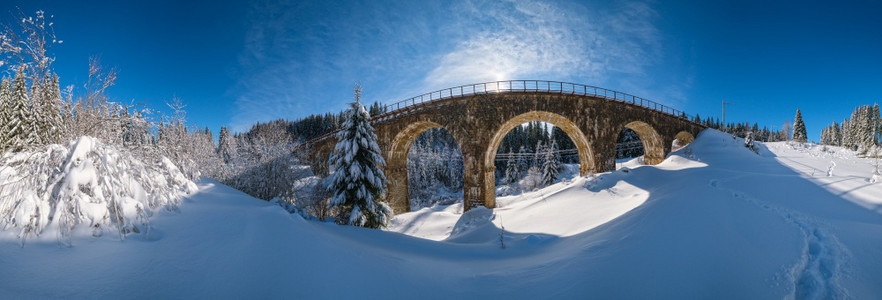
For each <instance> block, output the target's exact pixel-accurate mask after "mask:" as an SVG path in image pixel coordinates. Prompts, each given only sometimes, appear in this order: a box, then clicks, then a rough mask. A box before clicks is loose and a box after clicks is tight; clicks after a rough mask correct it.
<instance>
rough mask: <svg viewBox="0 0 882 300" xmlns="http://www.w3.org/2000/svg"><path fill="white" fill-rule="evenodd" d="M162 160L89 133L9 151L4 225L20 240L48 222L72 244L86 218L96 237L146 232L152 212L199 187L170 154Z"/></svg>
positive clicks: (0, 221)
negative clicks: (61, 142) (42, 148)
mask: <svg viewBox="0 0 882 300" xmlns="http://www.w3.org/2000/svg"><path fill="white" fill-rule="evenodd" d="M157 160H158V161H156V162H147V163H145V162H143V161H141V160H139V159H136V158H135V157H133V156H132V155H131V154H129V153H128V152H125V151H120V150H118V149H116V148H114V147H112V146H107V145H104V144H102V143H101V142H99V141H98V140H97V139H95V138H92V137H85V136H84V137H81V138H79V139H78V140H76V141H74V142H72V143H71V144H70V146H69V147H63V146H61V145H50V146H48V147H47V148H46V149H45V151H23V152H18V153H7V154H6V155H5V156H3V157H2V158H0V228H2V229H5V230H15V231H17V238H18V239H19V240H20V242H21V243H22V245H23V244H24V242H25V240H26V239H27V238H29V237H34V236H39V235H40V234H42V233H43V232H44V231H46V230H47V229H50V228H51V229H53V230H54V231H56V233H57V235H58V239H59V241H61V242H63V243H66V244H68V245H69V244H70V237H71V236H72V234H73V233H74V232H75V230H76V228H77V226H78V225H81V224H82V225H85V227H87V228H89V231H90V233H91V235H92V236H101V235H102V234H103V233H104V232H108V231H112V232H114V233H117V234H118V235H119V238H120V239H124V238H125V236H126V235H127V234H130V233H142V232H147V231H149V230H150V222H149V217H150V216H151V215H152V211H153V210H155V209H160V208H165V209H168V210H176V209H177V207H178V204H180V203H181V198H182V196H184V195H187V194H190V193H193V192H195V191H196V185H195V184H194V183H193V182H192V181H190V180H189V179H187V178H186V177H185V176H184V175H183V174H182V173H181V171H180V170H179V169H178V168H177V167H176V166H175V165H174V164H173V163H172V162H171V161H170V160H168V159H167V158H165V157H161V158H158V159H157Z"/></svg>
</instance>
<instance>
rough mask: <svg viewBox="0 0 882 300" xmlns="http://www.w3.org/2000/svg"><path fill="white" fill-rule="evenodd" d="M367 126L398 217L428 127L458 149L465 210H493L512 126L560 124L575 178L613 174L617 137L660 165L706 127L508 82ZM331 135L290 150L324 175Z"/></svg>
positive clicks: (637, 103)
mask: <svg viewBox="0 0 882 300" xmlns="http://www.w3.org/2000/svg"><path fill="white" fill-rule="evenodd" d="M386 110H387V111H388V112H386V113H383V114H381V115H377V116H373V117H372V119H371V123H372V124H373V126H374V129H375V131H376V134H377V137H378V143H379V145H380V149H381V151H382V154H383V157H384V158H385V160H386V164H387V165H386V167H385V170H384V171H385V174H386V176H387V177H388V179H389V184H388V188H387V201H388V202H389V204H390V205H391V206H392V208H393V209H394V211H395V213H402V212H407V211H409V210H410V205H409V201H410V200H409V194H408V183H407V152H408V150H409V149H410V146H411V144H412V143H413V142H414V140H416V138H417V137H418V136H419V135H420V134H422V133H423V132H425V131H426V130H429V129H432V128H437V127H440V128H444V129H446V130H447V131H448V132H449V133H450V134H451V135H452V136H453V138H454V139H456V142H457V144H458V145H459V148H460V150H461V152H462V157H463V173H464V174H463V178H464V179H463V180H464V182H463V201H464V207H465V209H469V208H472V207H476V206H479V205H483V206H486V207H489V208H493V207H495V204H496V195H495V184H496V183H495V171H496V167H495V165H494V159H495V156H496V151H497V147H498V146H499V144H500V142H501V141H502V138H503V137H505V135H506V134H507V133H508V132H509V131H510V130H512V129H513V128H515V127H516V126H518V125H520V124H522V123H525V122H529V121H543V122H547V123H551V124H553V125H555V126H557V127H560V128H561V129H562V130H563V131H564V132H565V133H566V134H567V135H568V136H569V138H570V139H571V140H572V141H573V143H574V144H575V145H576V148H577V150H578V155H579V162H580V167H579V169H580V173H581V175H586V174H589V173H592V172H604V171H610V170H613V169H615V155H616V139H617V138H618V135H619V133H620V132H621V131H622V130H623V129H624V128H630V129H632V130H634V131H635V132H636V133H637V135H638V136H639V137H640V140H641V141H642V142H643V146H644V152H645V154H644V162H645V163H646V164H651V165H652V164H657V163H659V162H661V161H662V160H664V158H665V156H666V155H667V154H668V153H670V152H671V147H672V144H673V141H674V140H675V139H677V140H679V141H680V143H681V144H685V143H689V142H692V140H693V139H694V137H695V136H697V135H698V133H699V132H700V131H701V130H703V129H704V126H702V125H700V124H696V123H694V122H692V121H691V119H690V118H689V117H688V116H687V115H686V114H685V113H684V112H682V111H679V110H676V109H673V108H670V107H667V106H665V105H662V104H659V103H656V102H653V101H650V100H646V99H643V98H640V97H636V96H633V95H629V94H625V93H621V92H617V91H612V90H607V89H603V88H599V87H593V86H588V85H582V84H575V83H565V82H555V81H541V80H512V81H497V82H488V83H479V84H471V85H464V86H459V87H454V88H449V89H444V90H440V91H435V92H432V93H427V94H423V95H420V96H417V97H414V98H410V99H407V100H403V101H400V102H397V103H393V104H390V105H387V106H386ZM336 143H337V141H336V138H335V137H334V134H333V133H329V134H326V135H323V136H321V137H319V138H316V139H313V140H310V141H308V142H306V143H303V144H301V145H300V146H298V147H297V149H295V152H299V153H298V154H300V155H307V156H308V160H309V161H310V163H311V165H312V169H313V172H314V173H315V174H317V175H321V176H324V175H327V174H328V157H329V155H330V153H331V152H332V151H333V149H334V146H335V145H336Z"/></svg>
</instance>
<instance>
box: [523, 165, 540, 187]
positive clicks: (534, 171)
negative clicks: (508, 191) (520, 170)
mask: <svg viewBox="0 0 882 300" xmlns="http://www.w3.org/2000/svg"><path fill="white" fill-rule="evenodd" d="M542 183H543V179H542V173H541V172H539V168H538V167H536V166H533V167H530V169H528V170H527V176H526V177H524V179H521V180H520V181H518V185H519V186H520V187H521V190H522V191H532V190H535V189H538V188H541V187H542Z"/></svg>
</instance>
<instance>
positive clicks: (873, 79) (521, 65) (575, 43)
mask: <svg viewBox="0 0 882 300" xmlns="http://www.w3.org/2000/svg"><path fill="white" fill-rule="evenodd" d="M73 2H77V1H39V0H37V1H22V0H12V1H9V0H7V1H3V2H2V4H0V14H2V16H3V17H2V21H3V22H4V23H10V22H14V21H15V20H14V19H13V18H12V15H11V14H10V13H9V12H14V11H17V9H18V8H20V9H21V10H22V11H23V12H26V13H29V14H32V13H33V11H36V10H37V9H42V10H44V11H46V14H47V15H54V19H53V22H54V24H55V29H56V33H57V36H58V38H60V39H62V40H64V43H63V44H61V45H57V46H55V47H54V53H55V56H56V57H57V58H58V61H57V63H56V69H57V71H58V73H59V74H60V75H61V77H62V78H61V79H62V83H63V84H76V85H81V84H82V83H83V81H84V79H85V77H86V75H87V63H88V57H89V56H95V55H97V56H100V57H101V60H102V62H103V64H104V65H105V66H108V67H114V68H116V69H117V70H118V71H119V79H118V81H117V85H116V86H115V87H113V88H112V89H111V90H110V92H109V93H110V95H111V96H112V97H113V98H114V99H116V100H117V101H120V102H125V103H132V102H133V103H139V104H145V105H147V106H150V107H153V108H157V109H165V108H166V107H165V103H166V102H168V101H169V100H170V99H171V98H172V97H175V96H177V97H179V98H180V99H181V100H182V101H183V102H184V103H185V104H187V111H188V118H189V121H190V122H191V123H192V124H194V125H195V126H199V127H205V126H207V127H210V128H211V129H212V130H214V131H215V132H216V131H217V130H218V129H219V127H220V126H221V125H222V124H226V125H228V126H231V127H232V128H234V129H235V130H238V131H242V130H247V129H248V128H250V126H251V124H253V123H254V122H257V121H269V120H273V119H277V118H286V119H294V118H298V117H303V116H306V115H308V114H313V113H324V112H336V111H339V110H341V109H344V108H345V104H346V103H347V102H349V101H351V100H352V86H353V84H354V83H355V82H356V81H361V82H362V84H363V86H364V89H365V92H364V97H365V99H366V100H367V101H369V102H373V101H381V102H395V101H397V100H401V99H404V98H408V97H411V96H415V95H418V94H421V93H424V92H429V91H432V90H436V89H441V88H446V87H451V86H456V85H460V84H468V83H476V82H483V81H492V80H497V79H547V80H560V81H571V82H577V83H585V84H590V85H596V86H601V87H606V88H610V89H615V90H620V91H624V92H628V93H631V94H635V95H638V96H642V97H645V98H648V99H653V100H656V101H658V102H661V103H664V104H668V105H670V106H673V107H675V108H679V109H681V110H685V111H687V112H689V113H693V114H694V113H699V114H700V115H701V116H703V117H706V116H716V117H719V116H720V102H721V101H722V100H726V101H731V102H734V103H735V104H734V105H732V106H730V107H728V109H727V119H728V120H730V121H750V122H758V123H759V124H760V126H763V125H767V126H770V127H773V128H776V129H777V128H780V127H781V124H783V123H784V122H785V121H787V120H792V119H793V116H794V113H795V111H796V108H797V107H800V108H801V109H802V111H803V117H804V119H805V121H806V125H807V128H808V130H809V137H810V138H812V139H815V140H817V139H818V136H819V134H820V130H821V128H822V127H823V126H825V125H826V124H829V123H830V122H832V121H834V120H836V121H840V120H842V119H843V118H845V117H847V116H849V115H850V113H851V110H852V109H853V108H854V107H855V106H857V105H860V104H872V103H874V102H878V101H880V100H882V99H880V96H879V93H878V92H877V91H876V90H877V89H878V88H879V87H882V18H879V17H878V16H879V15H880V13H882V4H880V2H878V1H837V2H836V3H835V5H834V3H832V2H829V1H802V2H799V3H797V2H794V1H780V2H775V1H728V2H726V1H649V2H644V1H469V0H464V1H303V2H300V1H276V0H259V1H239V2H232V1H228V2H224V1H83V2H84V3H73Z"/></svg>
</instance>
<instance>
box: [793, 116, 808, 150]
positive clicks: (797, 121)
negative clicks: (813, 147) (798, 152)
mask: <svg viewBox="0 0 882 300" xmlns="http://www.w3.org/2000/svg"><path fill="white" fill-rule="evenodd" d="M793 141H794V142H799V143H805V142H807V141H808V134H807V133H806V130H805V123H803V122H802V112H800V111H799V108H797V109H796V118H794V121H793Z"/></svg>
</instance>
